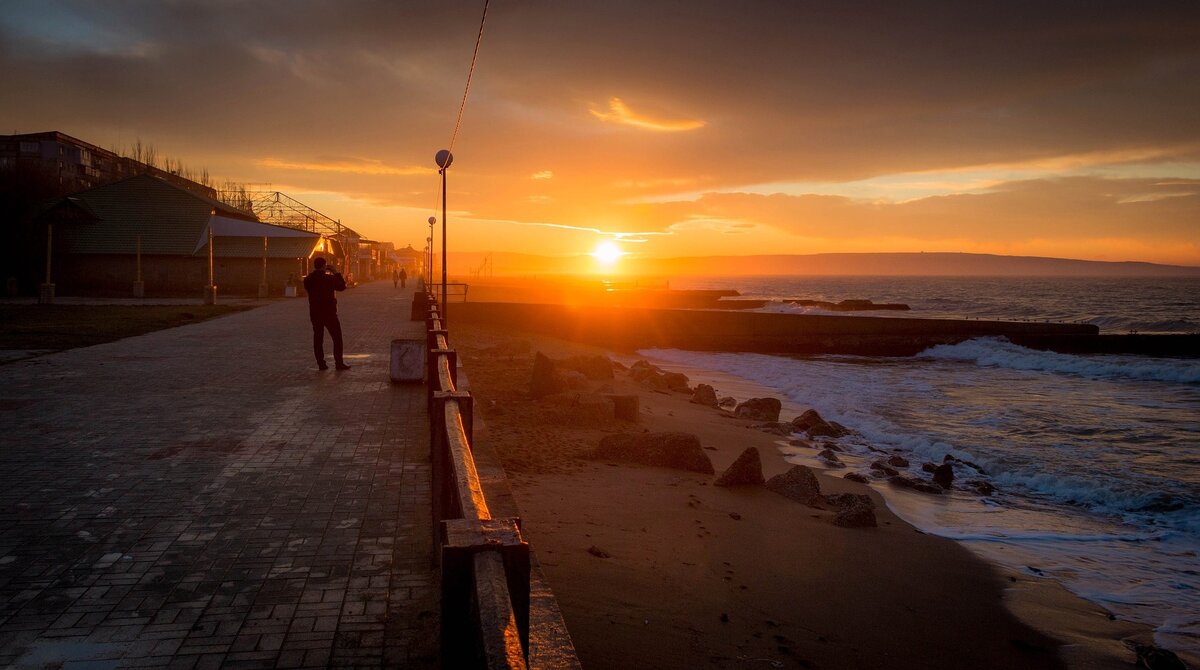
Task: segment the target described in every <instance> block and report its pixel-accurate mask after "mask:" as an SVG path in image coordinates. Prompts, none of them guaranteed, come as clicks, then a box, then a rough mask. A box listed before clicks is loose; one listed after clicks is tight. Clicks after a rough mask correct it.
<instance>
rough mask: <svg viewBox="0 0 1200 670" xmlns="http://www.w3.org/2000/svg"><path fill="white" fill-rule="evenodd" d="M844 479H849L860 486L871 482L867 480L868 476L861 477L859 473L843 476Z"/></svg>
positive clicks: (848, 473)
mask: <svg viewBox="0 0 1200 670" xmlns="http://www.w3.org/2000/svg"><path fill="white" fill-rule="evenodd" d="M842 479H848V480H850V481H852V482H858V483H859V484H866V483H867V482H869V481H871V480H869V479H867V477H866V475H860V474H858V473H857V472H847V473H846V474H844V475H842Z"/></svg>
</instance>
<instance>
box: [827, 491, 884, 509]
mask: <svg viewBox="0 0 1200 670" xmlns="http://www.w3.org/2000/svg"><path fill="white" fill-rule="evenodd" d="M825 502H826V503H828V504H829V506H830V507H833V508H835V509H845V508H847V507H857V506H859V505H863V506H866V507H870V508H871V509H874V508H875V503H874V502H872V501H871V496H869V495H866V494H863V493H833V494H830V495H827V496H825Z"/></svg>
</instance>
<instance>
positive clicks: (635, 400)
mask: <svg viewBox="0 0 1200 670" xmlns="http://www.w3.org/2000/svg"><path fill="white" fill-rule="evenodd" d="M604 397H605V398H608V399H609V400H611V401H612V403H613V416H614V417H616V418H618V419H620V420H622V421H633V422H634V423H637V421H638V417H639V416H640V414H639V412H640V411H641V397H640V396H638V395H637V394H630V395H625V394H619V393H608V394H605V396H604Z"/></svg>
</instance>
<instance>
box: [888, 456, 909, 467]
mask: <svg viewBox="0 0 1200 670" xmlns="http://www.w3.org/2000/svg"><path fill="white" fill-rule="evenodd" d="M887 462H888V465H890V466H892V467H893V468H907V467H908V459H907V458H905V457H903V456H889V457H888V459H887Z"/></svg>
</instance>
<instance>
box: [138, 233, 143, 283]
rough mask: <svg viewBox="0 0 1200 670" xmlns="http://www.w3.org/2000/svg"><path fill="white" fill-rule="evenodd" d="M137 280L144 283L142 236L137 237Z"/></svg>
mask: <svg viewBox="0 0 1200 670" xmlns="http://www.w3.org/2000/svg"><path fill="white" fill-rule="evenodd" d="M137 280H138V281H142V236H141V235H138V236H137Z"/></svg>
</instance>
